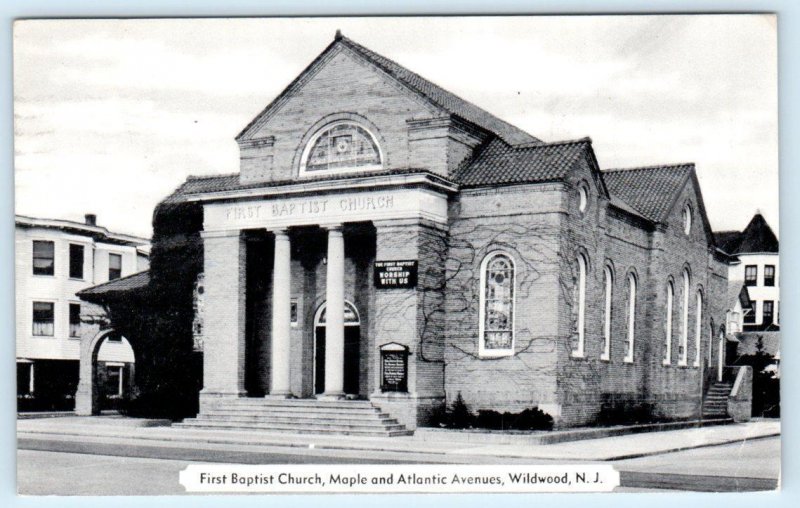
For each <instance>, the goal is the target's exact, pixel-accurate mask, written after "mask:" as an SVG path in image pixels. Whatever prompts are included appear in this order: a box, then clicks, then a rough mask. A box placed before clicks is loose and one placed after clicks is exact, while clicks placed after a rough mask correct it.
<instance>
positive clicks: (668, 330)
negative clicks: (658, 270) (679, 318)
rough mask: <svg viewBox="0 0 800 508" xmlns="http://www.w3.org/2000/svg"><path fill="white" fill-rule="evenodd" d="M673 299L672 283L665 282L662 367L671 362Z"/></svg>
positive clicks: (673, 289)
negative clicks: (665, 297)
mask: <svg viewBox="0 0 800 508" xmlns="http://www.w3.org/2000/svg"><path fill="white" fill-rule="evenodd" d="M674 299H675V288H674V287H673V285H672V281H669V282H667V314H666V315H665V316H664V329H665V330H664V331H665V335H666V337H665V340H664V360H663V362H662V363H663V364H664V365H669V364H670V363H671V362H672V302H673V300H674Z"/></svg>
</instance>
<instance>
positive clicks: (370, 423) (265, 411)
mask: <svg viewBox="0 0 800 508" xmlns="http://www.w3.org/2000/svg"><path fill="white" fill-rule="evenodd" d="M173 426H174V427H183V428H195V429H218V430H247V431H254V430H255V431H258V430H261V431H265V432H289V433H293V434H298V433H299V434H336V435H342V434H344V435H354V436H375V437H391V436H408V435H411V434H413V431H410V430H408V429H406V428H405V426H403V425H401V424H400V423H398V422H397V420H396V419H394V418H392V417H391V416H390V415H389V414H387V413H382V412H381V411H380V409H378V408H377V407H375V406H373V405H372V403H370V402H369V401H367V400H335V401H327V400H326V401H322V400H316V399H286V400H282V399H260V398H240V399H228V400H224V399H223V400H220V401H219V402H218V403H217V404H216V405H214V406H213V408H212V409H210V410H206V411H205V412H201V413H200V414H198V415H197V417H195V418H187V419H185V420H183V421H182V422H180V423H176V424H174V425H173Z"/></svg>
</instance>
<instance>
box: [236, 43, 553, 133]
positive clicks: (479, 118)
mask: <svg viewBox="0 0 800 508" xmlns="http://www.w3.org/2000/svg"><path fill="white" fill-rule="evenodd" d="M339 47H344V48H347V49H349V50H350V51H351V52H352V53H354V54H356V55H358V56H360V57H362V58H363V59H365V60H366V61H367V62H369V63H370V64H372V65H373V66H375V67H377V68H378V69H380V70H381V71H383V72H384V73H386V74H388V75H389V76H390V77H392V78H394V79H395V80H396V81H397V82H399V83H400V84H402V85H403V86H405V87H406V88H408V89H410V90H411V91H413V92H415V93H416V94H418V95H419V96H421V97H423V98H424V99H426V100H428V101H429V102H431V103H432V104H434V105H435V106H437V107H439V108H441V109H444V110H445V111H447V112H448V113H450V114H451V115H454V116H456V117H458V118H460V119H462V120H465V121H466V122H468V123H471V124H473V125H476V126H478V127H480V128H481V129H484V130H486V131H488V132H491V133H492V134H494V135H496V136H498V137H500V138H501V139H502V140H503V141H505V142H506V143H509V144H511V145H518V144H523V143H541V141H540V140H539V139H537V138H535V137H533V136H531V135H530V134H528V133H527V132H525V131H523V130H522V129H519V128H518V127H515V126H513V125H511V124H510V123H508V122H506V121H505V120H501V119H499V118H497V117H496V116H494V115H492V114H491V113H489V112H488V111H485V110H483V109H481V108H479V107H478V106H476V105H474V104H472V103H471V102H469V101H467V100H464V99H462V98H461V97H458V96H457V95H455V94H453V93H451V92H448V91H447V90H445V89H444V88H442V87H440V86H438V85H436V84H434V83H432V82H430V81H428V80H427V79H425V78H423V77H422V76H420V75H418V74H416V73H414V72H412V71H410V70H408V69H406V68H405V67H403V66H402V65H400V64H398V63H396V62H394V61H393V60H390V59H388V58H386V57H384V56H382V55H379V54H377V53H375V52H374V51H372V50H370V49H367V48H365V47H364V46H361V45H360V44H358V43H356V42H354V41H352V40H351V39H348V38H347V37H345V36H343V35H342V34H341V32H339V31H337V32H336V37H335V38H334V41H333V42H332V43H331V44H330V45H328V47H327V48H325V50H323V52H322V53H320V54H319V55H318V56H317V58H315V59H314V61H312V62H311V64H309V66H308V67H306V68H305V69H304V70H303V72H301V73H300V75H299V76H298V77H297V78H295V80H294V81H292V83H290V84H289V86H288V87H286V89H285V90H284V91H283V92H281V93H280V94H279V95H278V97H276V98H275V100H273V101H272V102H271V103H270V104H269V105H268V106H267V107H266V108H265V109H264V110H263V111H262V112H261V113H259V114H258V116H256V118H254V119H253V121H251V122H250V123H249V124H248V125H247V126H246V127H245V128H244V129H243V130H242V132H241V133H239V135H238V136H237V137H236V138H237V139H241V138H246V137H247V134H249V133H250V131H251V130H253V127H254V126H255V125H258V124H261V123H262V119H265V118H267V117H269V116H270V114H271V113H272V111H273V109H275V108H276V107H277V106H278V105H279V104H281V103H282V102H283V99H284V98H285V97H286V95H288V94H289V93H290V92H291V91H292V90H294V89H295V88H297V87H298V86H300V85H301V83H302V82H303V81H304V77H305V76H306V75H307V74H309V73H310V72H311V70H312V69H313V68H314V67H316V66H317V64H319V63H320V62H322V61H323V59H324V58H325V56H326V55H328V54H329V53H330V52H332V51H333V50H334V49H335V48H339Z"/></svg>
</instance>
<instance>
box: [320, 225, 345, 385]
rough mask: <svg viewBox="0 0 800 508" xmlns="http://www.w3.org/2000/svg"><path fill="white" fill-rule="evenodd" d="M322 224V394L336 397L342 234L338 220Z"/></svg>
mask: <svg viewBox="0 0 800 508" xmlns="http://www.w3.org/2000/svg"><path fill="white" fill-rule="evenodd" d="M324 227H325V228H326V229H327V230H328V276H327V287H326V290H327V294H326V300H327V304H326V305H327V307H326V313H325V319H326V321H325V323H326V326H325V328H326V329H325V393H323V394H322V398H331V399H339V398H342V397H344V237H343V236H342V225H341V224H335V225H331V226H324Z"/></svg>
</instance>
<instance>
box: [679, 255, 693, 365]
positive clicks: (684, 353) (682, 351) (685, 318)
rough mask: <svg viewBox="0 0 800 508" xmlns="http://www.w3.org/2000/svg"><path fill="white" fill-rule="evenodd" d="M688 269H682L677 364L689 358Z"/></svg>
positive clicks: (684, 362) (684, 363)
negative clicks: (679, 342) (679, 340)
mask: <svg viewBox="0 0 800 508" xmlns="http://www.w3.org/2000/svg"><path fill="white" fill-rule="evenodd" d="M690 282H691V281H690V280H689V270H684V271H683V306H682V309H681V316H682V317H681V344H680V347H679V351H678V365H686V363H687V361H688V358H689V351H688V349H689V284H690Z"/></svg>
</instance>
